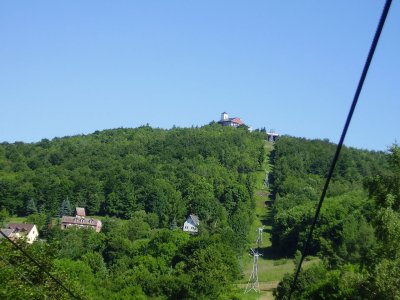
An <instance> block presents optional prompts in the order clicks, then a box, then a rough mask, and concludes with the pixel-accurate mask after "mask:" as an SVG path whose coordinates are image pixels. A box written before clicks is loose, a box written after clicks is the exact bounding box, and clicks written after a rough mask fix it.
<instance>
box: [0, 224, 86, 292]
mask: <svg viewBox="0 0 400 300" xmlns="http://www.w3.org/2000/svg"><path fill="white" fill-rule="evenodd" d="M0 234H1V235H2V236H3V237H4V238H5V239H6V240H7V241H9V242H10V243H11V244H12V245H13V246H14V247H15V248H17V249H18V250H19V251H20V252H21V253H22V254H23V255H25V256H26V257H27V258H28V259H29V260H30V261H31V262H33V264H34V265H35V266H37V267H38V268H39V269H40V270H42V271H43V272H44V273H46V274H47V275H48V276H49V277H50V278H51V279H52V280H53V281H54V282H55V283H56V284H57V285H59V286H60V287H62V288H63V290H65V291H66V292H67V293H68V294H69V295H70V296H71V297H72V298H73V299H78V300H80V299H81V298H80V297H78V296H77V295H75V294H74V293H73V292H72V291H71V290H70V289H69V288H67V287H66V286H65V285H64V284H63V283H62V282H61V281H60V280H59V279H58V278H57V277H55V276H54V275H52V274H51V273H50V272H49V271H47V270H46V269H45V268H44V267H43V266H42V265H41V264H40V263H39V262H38V261H37V260H36V259H34V258H33V257H32V256H31V255H30V254H29V253H28V252H27V251H25V250H24V249H23V248H22V247H21V246H20V245H18V244H17V243H15V242H14V241H13V240H11V239H10V238H9V237H8V236H7V235H5V234H4V232H2V231H1V230H0Z"/></svg>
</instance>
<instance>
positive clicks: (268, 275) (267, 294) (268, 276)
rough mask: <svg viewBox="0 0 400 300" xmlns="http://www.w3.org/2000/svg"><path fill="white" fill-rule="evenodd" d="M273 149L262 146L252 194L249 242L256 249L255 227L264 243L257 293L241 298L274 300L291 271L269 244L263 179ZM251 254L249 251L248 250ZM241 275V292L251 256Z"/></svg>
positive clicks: (245, 259) (245, 260)
mask: <svg viewBox="0 0 400 300" xmlns="http://www.w3.org/2000/svg"><path fill="white" fill-rule="evenodd" d="M272 150H273V144H272V143H269V142H266V143H265V152H266V157H265V161H264V166H263V170H262V171H260V172H257V174H256V175H257V186H256V191H255V199H256V209H255V212H256V218H255V220H254V222H253V225H252V229H251V231H250V236H249V240H250V241H251V242H252V243H251V246H252V247H254V248H257V243H256V241H257V237H258V228H260V227H263V228H264V230H263V237H262V239H263V242H262V244H261V245H260V248H259V253H260V254H261V256H260V257H259V260H258V279H259V286H260V293H257V292H255V291H250V292H248V293H246V294H243V297H242V299H274V298H273V295H272V292H273V290H274V289H275V288H276V287H277V285H278V283H279V281H280V280H282V278H283V276H284V275H285V274H286V273H290V272H293V271H294V267H295V265H294V259H293V258H287V257H282V256H280V255H279V253H274V251H273V249H272V244H271V241H270V233H271V229H272V222H273V216H272V212H271V206H272V200H271V199H270V197H269V195H270V190H269V187H268V184H266V178H267V177H268V174H269V172H271V171H272V165H271V164H270V153H271V151H272ZM249 253H250V249H249ZM317 260H318V259H315V258H314V259H311V260H309V261H307V262H306V263H305V264H304V267H307V266H309V265H310V264H312V263H314V262H316V261H317ZM242 265H243V274H244V277H243V278H242V280H241V281H240V282H239V283H238V286H239V287H240V288H241V289H242V290H243V293H244V290H245V288H246V285H247V282H248V280H249V278H250V275H251V273H252V270H253V257H252V256H251V255H250V254H248V255H245V256H244V257H243V261H242Z"/></svg>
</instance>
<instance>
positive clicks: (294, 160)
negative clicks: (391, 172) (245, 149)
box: [270, 137, 388, 255]
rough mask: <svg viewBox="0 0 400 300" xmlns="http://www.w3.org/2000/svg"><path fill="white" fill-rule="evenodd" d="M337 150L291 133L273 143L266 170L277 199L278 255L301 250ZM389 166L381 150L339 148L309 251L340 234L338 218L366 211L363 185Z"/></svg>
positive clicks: (275, 230)
mask: <svg viewBox="0 0 400 300" xmlns="http://www.w3.org/2000/svg"><path fill="white" fill-rule="evenodd" d="M335 150H336V145H335V144H333V143H330V142H328V141H323V140H307V139H302V138H295V137H282V138H281V139H279V140H278V142H277V143H276V144H275V149H274V151H273V153H272V156H271V159H272V161H273V165H274V169H273V172H272V174H270V177H271V178H270V181H271V183H272V191H273V195H274V198H275V201H274V208H273V213H274V226H273V230H272V243H273V246H274V247H275V248H276V249H277V251H279V252H280V253H284V254H288V255H293V254H294V252H295V251H296V250H297V249H301V246H302V243H303V241H304V237H305V234H306V228H307V226H308V225H309V224H311V219H312V217H313V214H314V210H315V207H316V203H317V201H318V200H319V197H320V195H321V192H322V187H323V185H324V183H325V179H326V176H327V173H328V169H329V166H330V163H331V160H332V158H333V155H334V152H335ZM387 168H388V164H387V159H386V155H385V153H384V152H374V151H367V150H359V149H354V148H347V147H343V149H342V151H341V154H340V157H339V160H338V163H337V165H336V168H335V171H334V173H333V178H332V180H331V184H330V186H329V189H328V192H327V201H326V203H325V205H324V208H323V211H322V217H321V220H320V225H321V226H320V228H319V229H318V230H319V232H318V233H316V236H315V240H314V241H313V245H312V247H311V254H316V253H317V252H318V251H319V250H320V248H321V240H323V241H325V240H326V241H327V243H331V242H335V241H333V237H335V238H339V237H338V236H339V233H338V230H341V228H340V226H342V225H343V224H340V223H341V222H343V221H344V220H342V219H341V218H344V217H345V216H346V217H347V216H349V215H350V214H351V215H352V216H353V217H356V215H357V213H360V214H361V215H363V214H364V213H365V214H366V213H367V212H364V211H362V210H363V209H365V207H364V206H363V205H362V203H364V202H365V201H367V198H368V197H367V195H366V192H365V191H364V190H363V184H364V182H365V180H366V179H367V178H369V177H371V176H374V175H376V174H379V173H380V172H382V171H384V170H386V169H387ZM368 213H369V214H371V213H373V212H371V211H370V212H368ZM360 217H362V216H360ZM330 218H334V219H330ZM357 221H359V220H358V219H357ZM338 222H339V223H338Z"/></svg>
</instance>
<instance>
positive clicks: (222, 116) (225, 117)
mask: <svg viewBox="0 0 400 300" xmlns="http://www.w3.org/2000/svg"><path fill="white" fill-rule="evenodd" d="M228 120H229V117H228V114H227V113H226V112H223V113H222V114H221V121H228Z"/></svg>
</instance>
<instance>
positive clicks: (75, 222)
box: [61, 207, 103, 232]
mask: <svg viewBox="0 0 400 300" xmlns="http://www.w3.org/2000/svg"><path fill="white" fill-rule="evenodd" d="M71 226H75V227H85V228H92V229H94V230H96V232H100V231H101V227H102V226H103V225H102V223H101V221H100V220H98V219H93V218H86V211H85V208H83V207H76V214H75V217H70V216H63V217H62V218H61V229H66V228H68V227H71Z"/></svg>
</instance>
